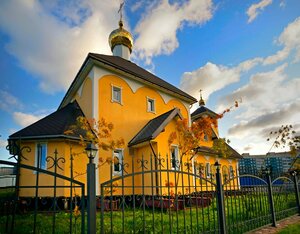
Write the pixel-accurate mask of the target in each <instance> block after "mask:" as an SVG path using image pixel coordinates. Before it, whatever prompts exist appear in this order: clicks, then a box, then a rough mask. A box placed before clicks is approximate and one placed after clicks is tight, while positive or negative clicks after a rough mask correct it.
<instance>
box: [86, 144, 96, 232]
mask: <svg viewBox="0 0 300 234" xmlns="http://www.w3.org/2000/svg"><path fill="white" fill-rule="evenodd" d="M85 150H86V151H87V153H88V158H89V163H88V165H87V233H89V234H94V233H96V177H95V175H96V167H95V163H94V162H93V160H94V158H95V154H96V153H97V148H96V147H95V146H94V144H88V146H87V148H86V149H85Z"/></svg>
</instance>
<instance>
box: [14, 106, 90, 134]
mask: <svg viewBox="0 0 300 234" xmlns="http://www.w3.org/2000/svg"><path fill="white" fill-rule="evenodd" d="M79 116H84V114H83V112H82V110H81V109H80V106H79V105H78V103H77V102H76V101H74V102H72V103H69V104H68V105H66V106H65V107H63V108H62V109H59V110H57V111H55V112H53V113H52V114H50V115H48V116H46V117H44V118H43V119H41V120H39V121H37V122H35V123H33V124H31V125H29V126H28V127H26V128H23V129H22V130H20V131H18V132H16V133H14V134H12V135H10V136H9V140H13V139H19V138H21V139H36V138H54V137H55V138H57V137H67V138H74V137H75V138H78V137H79V135H78V134H71V135H66V134H65V131H66V130H68V129H69V128H70V126H71V125H74V124H75V123H76V119H77V117H79Z"/></svg>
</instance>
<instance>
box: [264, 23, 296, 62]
mask: <svg viewBox="0 0 300 234" xmlns="http://www.w3.org/2000/svg"><path fill="white" fill-rule="evenodd" d="M277 43H278V44H279V45H283V49H282V50H279V51H278V52H277V53H276V54H274V55H271V56H268V57H267V58H265V60H264V62H263V64H264V65H269V64H275V63H277V62H280V61H283V60H284V59H286V58H287V57H288V56H289V55H290V54H291V52H292V51H293V50H294V51H295V57H294V62H298V61H299V60H300V17H298V18H296V19H295V20H294V21H293V22H291V23H290V24H289V25H288V26H287V27H285V29H284V30H283V32H282V33H281V34H280V36H279V37H278V39H277Z"/></svg>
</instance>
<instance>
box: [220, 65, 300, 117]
mask: <svg viewBox="0 0 300 234" xmlns="http://www.w3.org/2000/svg"><path fill="white" fill-rule="evenodd" d="M286 67H287V64H283V65H281V66H279V67H277V68H275V69H274V70H272V71H268V72H261V73H256V74H254V75H252V76H251V78H250V80H249V83H248V84H246V85H244V86H242V87H240V88H238V89H237V90H235V91H233V92H232V93H231V94H229V95H226V96H225V97H221V98H220V102H219V106H218V108H217V109H218V111H221V110H223V109H224V108H226V107H228V106H229V105H231V104H232V102H233V100H238V99H239V98H242V100H243V104H242V107H243V108H245V111H244V112H243V113H242V115H241V118H242V119H243V118H252V117H253V116H258V115H261V114H263V113H265V112H268V111H272V110H274V109H277V108H279V107H280V106H282V105H283V104H285V103H287V102H290V101H293V100H295V98H297V95H298V90H299V88H300V78H294V79H288V77H287V75H286V74H285V69H286ZM279 93H285V95H283V96H281V97H280V98H278V94H279Z"/></svg>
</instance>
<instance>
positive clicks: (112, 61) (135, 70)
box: [60, 53, 197, 107]
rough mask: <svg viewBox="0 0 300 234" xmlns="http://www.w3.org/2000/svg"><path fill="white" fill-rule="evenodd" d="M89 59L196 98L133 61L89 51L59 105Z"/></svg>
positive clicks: (194, 100) (190, 97)
mask: <svg viewBox="0 0 300 234" xmlns="http://www.w3.org/2000/svg"><path fill="white" fill-rule="evenodd" d="M89 59H94V60H96V61H98V62H101V63H104V64H105V65H108V66H110V67H113V68H115V69H118V70H120V71H123V72H126V73H128V74H130V75H133V76H134V77H136V78H137V79H140V80H142V81H144V82H145V81H146V82H149V83H150V84H153V85H156V86H159V87H161V88H163V89H166V90H168V91H170V92H173V93H175V94H177V95H180V96H182V97H184V98H186V99H188V100H189V103H190V104H192V103H195V102H197V100H196V99H195V98H194V97H192V96H191V95H189V94H187V93H186V92H183V91H182V90H180V89H178V88H176V87H175V86H173V85H171V84H169V83H168V82H166V81H164V80H163V79H161V78H159V77H157V76H155V75H153V74H152V73H150V72H148V71H147V70H145V69H143V68H141V67H140V66H138V65H136V64H135V63H133V62H131V61H129V60H126V59H123V58H121V57H119V56H111V55H104V54H95V53H89V54H88V56H87V58H86V59H85V61H84V63H83V65H82V66H81V68H80V70H79V72H78V74H77V75H76V77H75V79H74V81H73V83H72V84H71V86H70V88H69V90H68V91H67V93H66V95H65V97H64V99H63V100H62V102H61V104H60V107H61V106H62V105H63V103H64V101H65V99H66V97H67V96H68V94H69V93H70V92H71V90H72V88H73V86H74V84H75V82H76V80H77V78H78V77H79V74H80V73H81V72H82V70H83V69H84V68H85V67H86V64H87V62H88V60H89Z"/></svg>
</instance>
